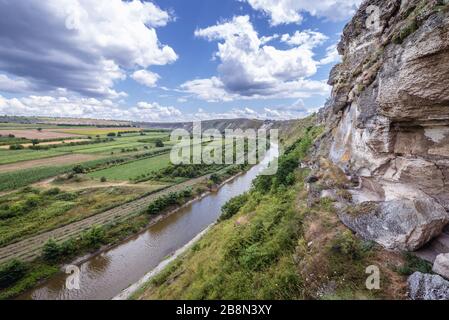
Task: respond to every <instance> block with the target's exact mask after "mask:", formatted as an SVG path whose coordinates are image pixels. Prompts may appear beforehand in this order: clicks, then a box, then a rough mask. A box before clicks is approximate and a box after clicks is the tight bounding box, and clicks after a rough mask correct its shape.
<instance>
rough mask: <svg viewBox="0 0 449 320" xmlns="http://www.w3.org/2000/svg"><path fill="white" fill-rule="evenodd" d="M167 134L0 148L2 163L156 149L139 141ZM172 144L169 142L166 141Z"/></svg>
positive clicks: (0, 163)
mask: <svg viewBox="0 0 449 320" xmlns="http://www.w3.org/2000/svg"><path fill="white" fill-rule="evenodd" d="M164 137H167V134H161V133H149V134H147V135H146V136H140V135H136V136H125V137H118V138H115V140H114V141H110V142H103V143H96V144H89V145H79V146H62V147H58V148H54V149H49V150H30V149H24V150H7V149H0V165H2V164H10V163H15V162H20V161H27V160H37V159H44V158H50V157H56V156H61V155H65V154H70V153H82V154H110V153H111V152H114V153H120V152H121V150H122V149H134V148H137V149H138V151H144V150H146V149H145V146H146V147H147V148H149V149H154V146H155V145H154V143H144V142H139V141H140V140H145V139H152V138H155V139H157V138H164ZM166 144H167V145H170V144H169V143H166Z"/></svg>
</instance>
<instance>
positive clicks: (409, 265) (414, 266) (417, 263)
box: [396, 252, 432, 276]
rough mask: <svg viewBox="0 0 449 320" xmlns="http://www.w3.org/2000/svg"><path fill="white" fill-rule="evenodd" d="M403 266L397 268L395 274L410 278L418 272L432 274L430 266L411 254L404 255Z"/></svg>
mask: <svg viewBox="0 0 449 320" xmlns="http://www.w3.org/2000/svg"><path fill="white" fill-rule="evenodd" d="M404 260H405V264H404V265H403V266H401V267H399V268H397V270H396V271H397V272H398V273H399V274H401V275H403V276H410V275H412V274H413V273H415V272H417V271H419V272H421V273H432V264H431V263H429V262H427V261H425V260H423V259H421V258H418V257H417V256H415V255H413V254H412V253H409V252H407V253H404Z"/></svg>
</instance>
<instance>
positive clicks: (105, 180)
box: [100, 177, 108, 182]
mask: <svg viewBox="0 0 449 320" xmlns="http://www.w3.org/2000/svg"><path fill="white" fill-rule="evenodd" d="M100 181H101V182H107V181H108V179H106V177H101V179H100Z"/></svg>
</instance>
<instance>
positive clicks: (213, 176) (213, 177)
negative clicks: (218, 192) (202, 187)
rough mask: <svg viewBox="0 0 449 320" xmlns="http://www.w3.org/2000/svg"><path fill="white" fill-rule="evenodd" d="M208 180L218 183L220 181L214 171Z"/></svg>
mask: <svg viewBox="0 0 449 320" xmlns="http://www.w3.org/2000/svg"><path fill="white" fill-rule="evenodd" d="M210 181H212V182H213V183H214V184H219V183H220V182H221V178H220V176H219V175H218V174H216V173H214V174H213V175H211V176H210Z"/></svg>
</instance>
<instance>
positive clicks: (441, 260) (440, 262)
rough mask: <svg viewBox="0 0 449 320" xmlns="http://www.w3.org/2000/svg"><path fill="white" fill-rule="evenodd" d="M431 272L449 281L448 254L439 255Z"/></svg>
mask: <svg viewBox="0 0 449 320" xmlns="http://www.w3.org/2000/svg"><path fill="white" fill-rule="evenodd" d="M432 271H433V272H435V273H438V274H439V275H440V276H443V277H444V278H446V279H449V254H448V253H446V254H440V255H439V256H437V259H436V260H435V263H434V264H433V269H432Z"/></svg>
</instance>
